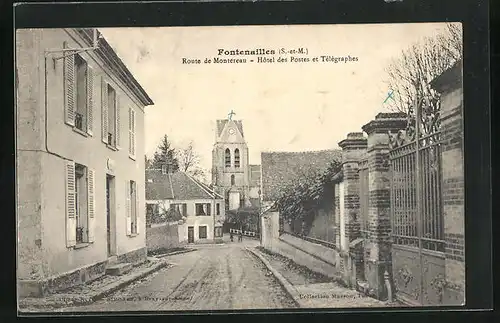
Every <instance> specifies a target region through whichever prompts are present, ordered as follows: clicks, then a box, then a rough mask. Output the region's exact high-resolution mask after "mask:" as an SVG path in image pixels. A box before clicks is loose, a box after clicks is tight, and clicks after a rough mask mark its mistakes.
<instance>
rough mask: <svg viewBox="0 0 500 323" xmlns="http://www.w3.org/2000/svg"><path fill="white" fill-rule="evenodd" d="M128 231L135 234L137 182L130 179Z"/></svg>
mask: <svg viewBox="0 0 500 323" xmlns="http://www.w3.org/2000/svg"><path fill="white" fill-rule="evenodd" d="M130 206H131V208H130V217H131V221H130V225H131V227H130V232H131V233H132V234H137V184H136V182H135V181H130Z"/></svg>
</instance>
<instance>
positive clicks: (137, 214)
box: [134, 182, 144, 234]
mask: <svg viewBox="0 0 500 323" xmlns="http://www.w3.org/2000/svg"><path fill="white" fill-rule="evenodd" d="M134 190H135V195H134V196H135V228H136V229H135V233H136V234H139V231H140V224H141V214H144V213H143V212H139V206H140V203H139V190H137V182H134Z"/></svg>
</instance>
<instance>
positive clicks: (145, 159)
mask: <svg viewBox="0 0 500 323" xmlns="http://www.w3.org/2000/svg"><path fill="white" fill-rule="evenodd" d="M151 164H152V160H151V159H149V158H148V156H147V155H144V166H145V168H146V169H148V168H150V167H151Z"/></svg>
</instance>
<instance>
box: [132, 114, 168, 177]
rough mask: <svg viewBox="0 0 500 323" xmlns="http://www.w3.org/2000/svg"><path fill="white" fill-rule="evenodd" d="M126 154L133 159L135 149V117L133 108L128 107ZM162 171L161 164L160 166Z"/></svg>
mask: <svg viewBox="0 0 500 323" xmlns="http://www.w3.org/2000/svg"><path fill="white" fill-rule="evenodd" d="M128 116H129V118H128V120H129V122H128V147H129V150H128V154H129V156H130V157H131V158H133V159H135V150H136V138H135V127H136V118H135V110H134V109H133V108H129V110H128ZM162 172H163V166H162Z"/></svg>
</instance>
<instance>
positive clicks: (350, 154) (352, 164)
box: [339, 132, 367, 286]
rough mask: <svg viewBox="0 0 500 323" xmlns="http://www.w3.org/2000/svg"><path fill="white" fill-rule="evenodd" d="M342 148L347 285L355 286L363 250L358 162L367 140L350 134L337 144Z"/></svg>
mask: <svg viewBox="0 0 500 323" xmlns="http://www.w3.org/2000/svg"><path fill="white" fill-rule="evenodd" d="M339 147H340V148H342V171H343V180H344V227H345V237H346V242H347V244H348V246H349V247H348V254H347V255H346V256H347V257H348V259H347V264H348V266H347V267H348V271H347V273H346V276H347V277H346V280H347V283H348V284H349V285H351V286H356V281H357V279H358V278H360V277H361V276H362V273H361V270H362V269H363V264H362V260H363V250H362V244H361V243H360V242H361V241H360V240H359V241H358V239H359V238H360V231H359V230H360V220H361V219H360V214H359V195H360V192H359V190H360V187H359V173H358V170H359V164H358V163H359V161H360V159H361V158H362V157H363V155H364V154H365V152H366V147H367V139H366V138H365V137H364V136H363V133H362V132H352V133H349V134H348V135H347V138H346V139H344V140H342V141H341V142H339Z"/></svg>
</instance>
